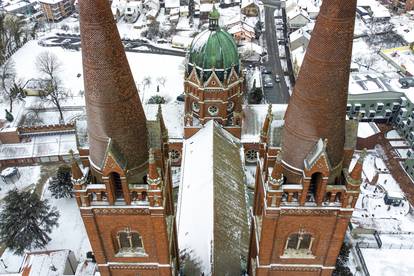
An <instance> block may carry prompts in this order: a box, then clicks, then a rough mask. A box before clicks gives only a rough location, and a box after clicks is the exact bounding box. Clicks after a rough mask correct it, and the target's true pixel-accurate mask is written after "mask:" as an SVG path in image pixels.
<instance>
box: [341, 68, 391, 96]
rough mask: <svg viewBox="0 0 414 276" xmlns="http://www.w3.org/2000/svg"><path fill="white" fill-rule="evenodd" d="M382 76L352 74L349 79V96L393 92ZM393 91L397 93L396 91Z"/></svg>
mask: <svg viewBox="0 0 414 276" xmlns="http://www.w3.org/2000/svg"><path fill="white" fill-rule="evenodd" d="M386 81H387V80H385V79H384V76H383V75H381V74H375V73H352V74H351V75H350V78H349V87H348V91H349V94H367V93H378V92H384V91H391V90H390V89H389V84H388V83H385V82H386ZM392 91H395V90H394V89H393V90H392Z"/></svg>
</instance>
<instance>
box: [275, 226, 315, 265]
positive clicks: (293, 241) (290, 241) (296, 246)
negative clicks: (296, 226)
mask: <svg viewBox="0 0 414 276" xmlns="http://www.w3.org/2000/svg"><path fill="white" fill-rule="evenodd" d="M314 240H315V239H314V238H313V237H312V235H311V234H309V233H306V232H305V231H304V230H303V229H301V230H299V232H298V233H294V234H291V235H290V236H289V237H288V238H287V240H286V244H285V251H284V252H283V256H282V257H285V258H310V257H314V256H313V254H312V246H313V243H314Z"/></svg>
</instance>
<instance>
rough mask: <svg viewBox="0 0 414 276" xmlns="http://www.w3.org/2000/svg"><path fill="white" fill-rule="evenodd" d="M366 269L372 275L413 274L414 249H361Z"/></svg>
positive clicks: (405, 275) (406, 275) (393, 275)
mask: <svg viewBox="0 0 414 276" xmlns="http://www.w3.org/2000/svg"><path fill="white" fill-rule="evenodd" d="M361 251H362V254H363V255H364V260H365V262H366V264H367V267H368V271H369V273H370V275H372V276H397V275H398V276H410V275H413V271H414V262H412V261H410V260H413V258H414V250H409V249H386V250H381V249H371V248H369V249H368V248H363V249H361Z"/></svg>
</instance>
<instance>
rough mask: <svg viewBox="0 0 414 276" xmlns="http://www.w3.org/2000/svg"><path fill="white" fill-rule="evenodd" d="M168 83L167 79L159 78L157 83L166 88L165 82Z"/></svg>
mask: <svg viewBox="0 0 414 276" xmlns="http://www.w3.org/2000/svg"><path fill="white" fill-rule="evenodd" d="M166 81H167V79H166V78H165V77H158V78H157V82H158V83H159V84H161V85H162V86H163V87H165V82H166Z"/></svg>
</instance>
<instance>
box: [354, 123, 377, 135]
mask: <svg viewBox="0 0 414 276" xmlns="http://www.w3.org/2000/svg"><path fill="white" fill-rule="evenodd" d="M377 133H380V130H379V128H378V126H377V125H376V124H375V123H374V122H359V124H358V137H360V138H368V137H371V136H372V135H375V134H377Z"/></svg>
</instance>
